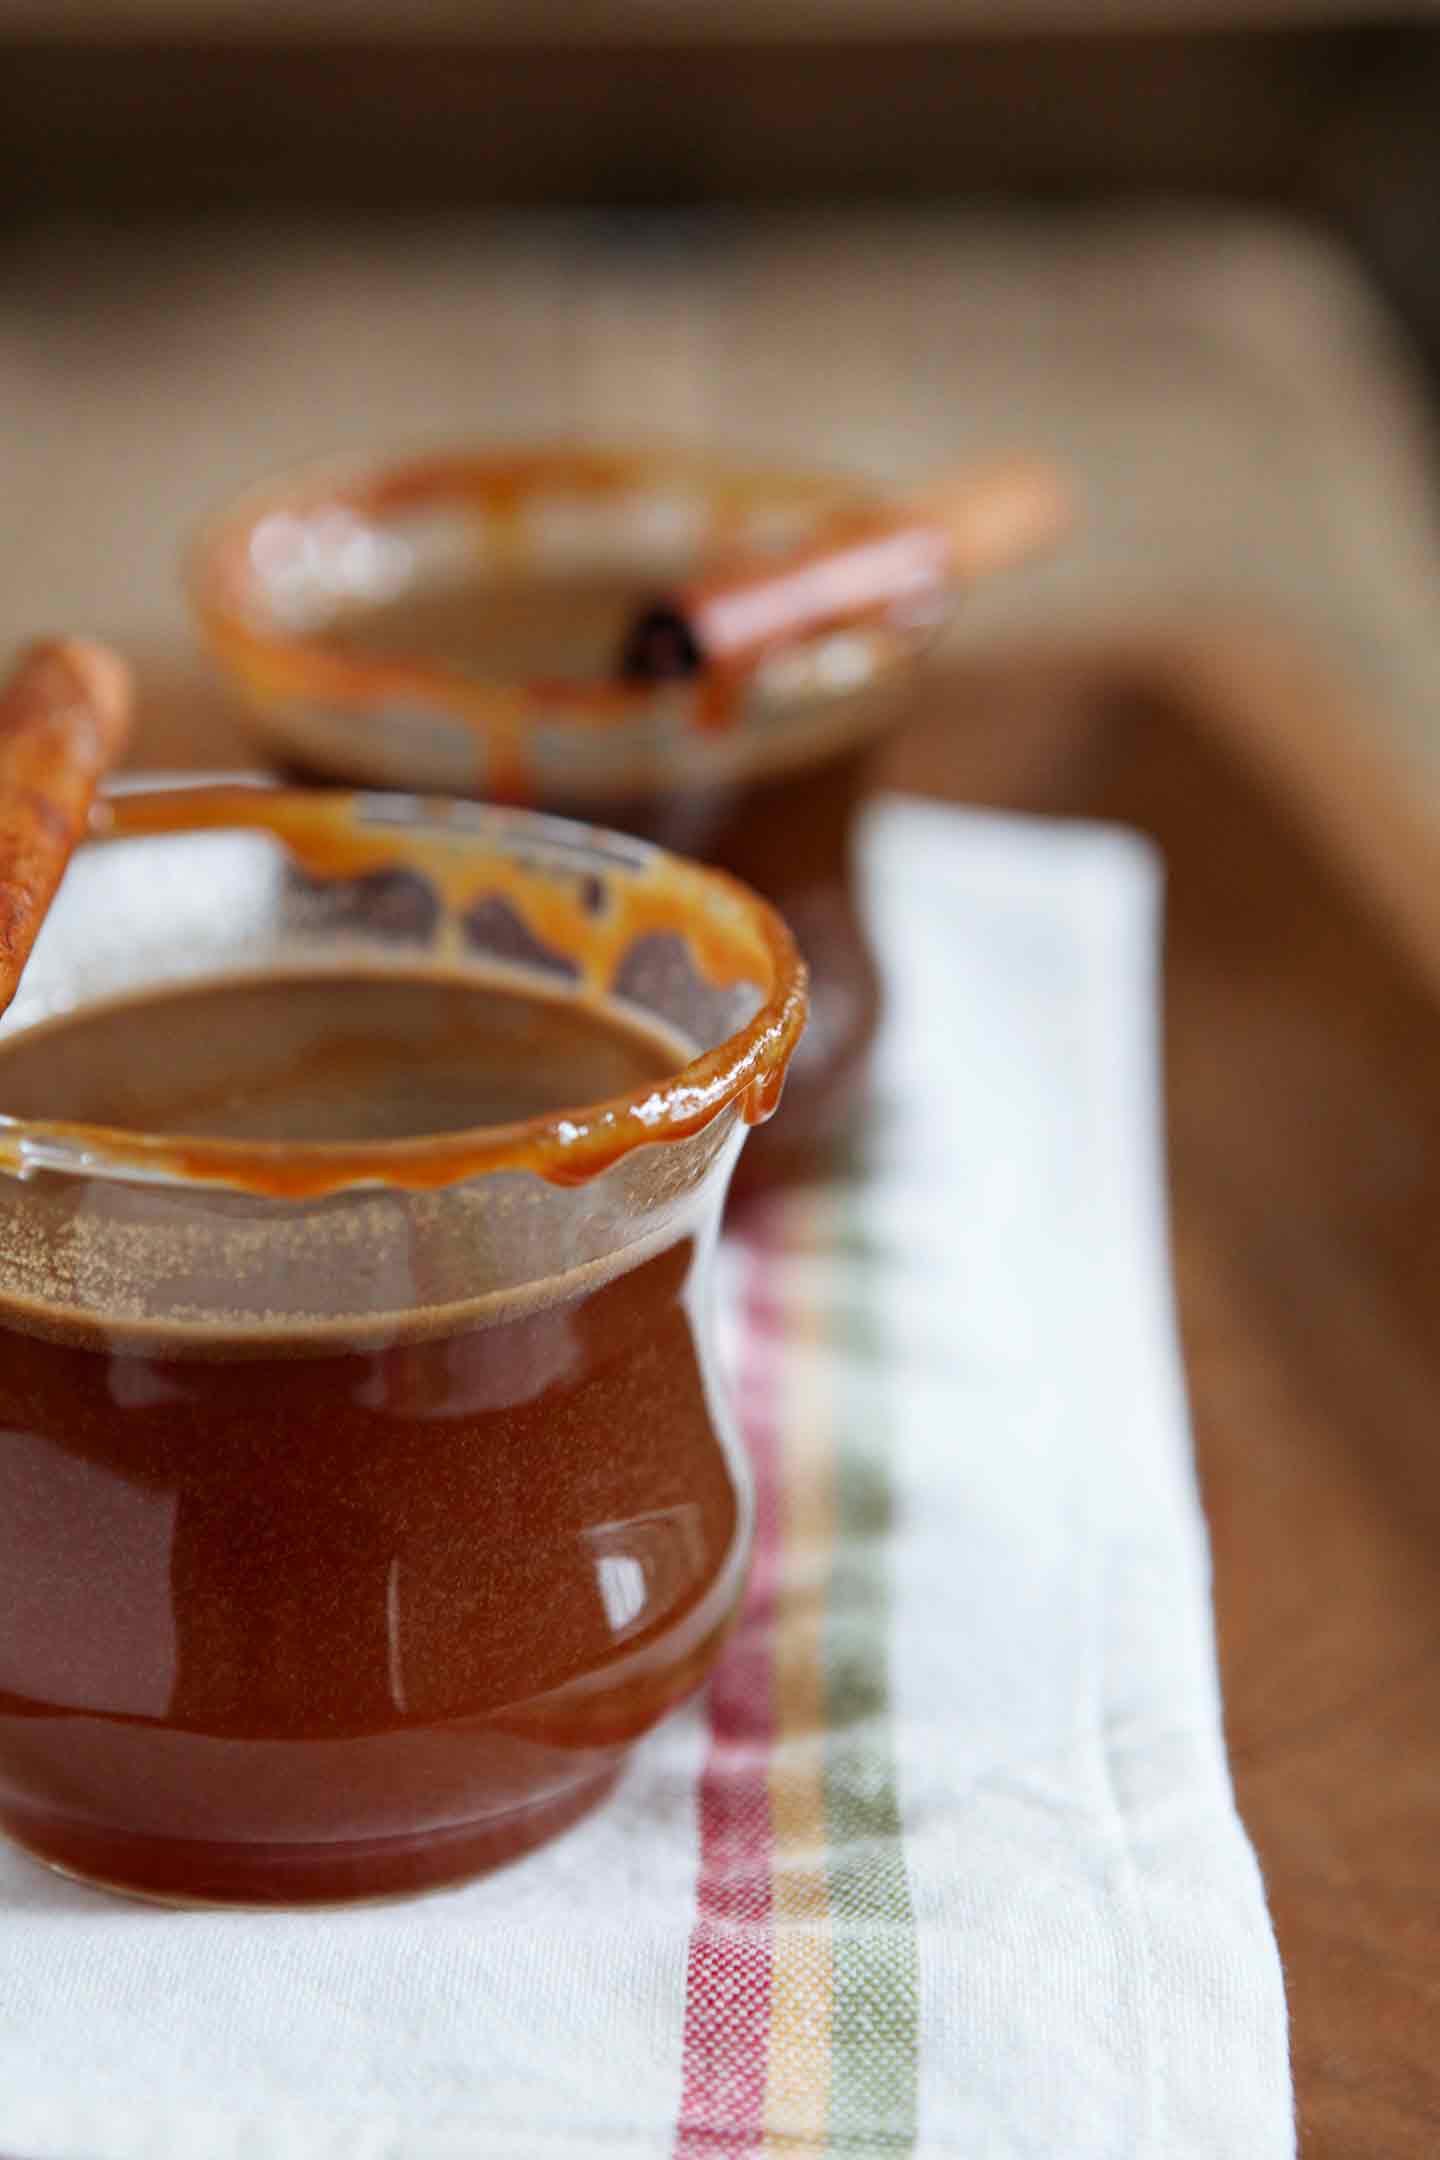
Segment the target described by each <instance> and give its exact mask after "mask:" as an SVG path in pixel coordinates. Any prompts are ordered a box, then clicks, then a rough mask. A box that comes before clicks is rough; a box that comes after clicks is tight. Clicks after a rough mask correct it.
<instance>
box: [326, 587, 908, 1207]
mask: <svg viewBox="0 0 1440 2160" xmlns="http://www.w3.org/2000/svg"><path fill="white" fill-rule="evenodd" d="M655 582H656V581H652V583H651V585H650V586H648V587H647V586H645V585H644V584H643V583H642V582H641V581H639V580H637V579H636V578H634V577H631V578H620V577H616V576H610V577H601V576H598V575H596V576H590V577H584V578H582V577H570V578H560V577H556V578H552V579H545V578H542V577H539V576H526V577H523V578H522V577H516V578H513V579H509V580H496V581H495V582H493V583H482V582H479V581H475V582H472V583H468V584H459V583H456V584H451V585H448V586H437V587H435V588H434V589H432V590H423V591H415V592H407V593H404V594H401V595H399V596H397V597H396V598H395V599H392V600H388V601H384V602H380V603H376V604H373V605H367V606H366V607H364V608H363V609H361V608H357V609H355V610H353V611H351V612H348V613H346V614H343V615H339V616H336V617H335V618H333V619H332V620H331V621H329V622H327V623H326V625H325V628H324V632H323V638H324V643H325V644H326V645H327V646H334V647H337V648H338V649H341V650H346V651H351V652H354V653H357V654H361V655H369V656H371V657H381V656H384V657H389V658H392V659H393V658H394V657H396V656H397V655H399V654H406V655H410V656H423V657H424V658H425V659H426V660H428V661H431V662H435V661H439V662H443V663H444V664H446V665H448V666H452V667H455V668H458V669H460V670H462V671H464V672H468V673H473V674H475V675H477V676H481V677H484V676H491V677H502V678H514V679H519V680H529V681H542V682H543V681H552V682H553V681H575V682H595V681H605V680H606V679H608V678H609V677H611V676H613V674H614V672H615V668H616V663H617V658H618V655H619V653H620V650H621V646H622V643H623V640H624V636H625V632H626V629H627V628H628V626H629V625H630V623H631V622H633V620H634V619H635V615H636V612H637V610H638V609H639V608H640V607H641V606H642V605H643V604H644V602H645V601H646V599H647V598H649V597H651V596H652V595H653V591H654V589H655ZM877 755H878V746H877V745H876V744H875V743H874V742H873V741H872V740H868V739H867V740H864V741H861V742H858V743H857V742H855V741H853V740H852V741H848V742H847V741H841V742H837V743H836V745H835V746H834V748H833V749H832V750H830V751H829V752H828V753H825V752H822V753H821V754H820V755H818V756H817V757H816V758H815V759H814V760H812V761H811V762H810V763H808V764H807V765H805V766H803V767H801V768H800V769H798V770H795V769H784V770H777V771H767V770H766V768H765V765H764V762H763V760H760V761H758V762H757V764H756V765H755V766H754V767H753V768H751V769H748V770H747V771H746V772H745V773H744V774H743V775H741V776H740V777H738V778H736V779H734V780H731V781H727V782H725V783H724V784H716V785H711V786H707V787H702V788H696V787H690V788H674V789H668V790H666V789H657V790H654V791H651V792H647V793H644V794H639V793H637V794H635V795H630V796H625V797H621V798H617V799H615V800H609V799H607V800H606V801H605V802H604V803H603V804H597V803H596V801H595V800H594V799H593V798H591V797H586V796H583V795H577V796H576V797H574V798H573V799H572V798H567V797H566V796H565V795H564V793H563V791H561V792H552V793H548V794H547V795H546V797H545V799H544V801H543V802H541V803H539V804H538V805H537V806H536V807H538V808H540V809H545V810H553V811H556V812H558V813H559V814H560V815H561V816H565V817H575V818H578V819H580V820H581V821H582V822H592V821H596V820H598V821H599V822H601V823H603V824H606V825H611V826H615V827H618V828H619V829H620V830H621V831H623V832H633V833H637V834H638V835H639V836H640V837H641V838H642V839H646V840H654V841H656V842H658V843H659V845H660V846H662V847H667V848H672V849H674V850H675V851H676V852H677V853H679V854H682V855H692V856H696V857H698V858H699V859H700V860H701V861H704V862H710V863H715V864H717V865H718V866H719V867H720V868H721V869H722V870H728V871H730V873H731V874H732V875H733V876H735V877H738V878H743V879H744V881H745V883H746V884H748V885H752V886H753V887H754V889H755V890H756V891H757V892H758V893H762V894H763V895H764V896H765V898H766V899H767V900H771V901H773V902H774V904H775V906H776V907H778V908H779V910H780V912H781V914H782V915H783V916H784V917H785V919H786V921H787V922H788V923H789V925H790V927H791V929H792V930H793V931H794V932H795V935H796V938H797V939H798V940H799V943H800V947H801V950H802V951H803V952H804V954H805V958H806V960H807V961H808V962H809V965H810V975H811V981H810V1001H811V1002H810V1024H809V1026H808V1028H807V1029H806V1032H805V1034H804V1036H803V1037H802V1038H801V1041H800V1044H799V1046H798V1048H797V1050H796V1053H795V1057H794V1059H793V1061H792V1063H791V1067H790V1073H789V1078H788V1079H787V1081H786V1087H785V1102H784V1106H783V1109H782V1112H781V1115H780V1116H779V1117H778V1118H777V1119H776V1120H775V1122H774V1123H773V1124H772V1125H770V1126H768V1127H767V1128H766V1129H765V1130H764V1131H763V1132H761V1133H759V1134H758V1135H757V1136H756V1137H755V1138H754V1139H753V1140H752V1141H751V1143H750V1145H749V1146H748V1147H747V1148H746V1150H745V1153H744V1155H743V1157H742V1158H741V1162H740V1166H739V1170H738V1172H737V1178H736V1182H737V1186H743V1187H744V1188H746V1189H750V1188H752V1187H754V1186H757V1185H760V1184H765V1183H769V1182H771V1181H772V1180H774V1179H776V1178H780V1177H788V1176H791V1175H804V1174H807V1173H810V1172H813V1171H814V1170H815V1169H817V1168H818V1167H821V1166H822V1165H823V1163H824V1161H825V1160H826V1157H827V1152H828V1151H829V1149H830V1148H831V1147H832V1145H833V1143H834V1141H835V1138H836V1136H837V1135H838V1134H839V1133H840V1132H841V1131H842V1130H843V1128H844V1126H845V1124H846V1123H847V1121H848V1119H849V1117H850V1115H851V1113H852V1111H853V1109H854V1107H855V1104H856V1101H857V1098H858V1096H859V1094H860V1092H861V1089H862V1087H863V1083H864V1078H865V1069H866V1061H867V1057H868V1053H869V1050H870V1046H871V1043H872V1041H873V1038H874V1034H875V1029H876V1024H877V1021H878V1018H879V1007H880V986H879V976H878V973H877V970H876V966H875V961H874V957H873V955H872V953H871V950H870V945H869V941H868V939H867V937H866V934H865V930H864V926H863V924H862V922H861V920H860V914H859V908H858V906H857V902H856V896H855V892H854V885H853V865H852V848H853V836H854V829H855V821H856V818H857V817H858V815H859V812H860V808H861V806H862V804H863V802H864V800H865V797H866V795H867V794H868V793H869V791H870V787H871V784H872V774H873V768H874V766H875V763H876V759H877ZM311 777H313V776H311Z"/></svg>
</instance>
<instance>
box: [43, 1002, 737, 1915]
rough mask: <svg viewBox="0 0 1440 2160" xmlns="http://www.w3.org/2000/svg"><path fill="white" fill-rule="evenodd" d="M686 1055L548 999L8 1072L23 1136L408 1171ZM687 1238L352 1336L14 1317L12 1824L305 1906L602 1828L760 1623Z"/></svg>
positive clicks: (237, 1019)
mask: <svg viewBox="0 0 1440 2160" xmlns="http://www.w3.org/2000/svg"><path fill="white" fill-rule="evenodd" d="M674 1062H675V1046H674V1044H673V1043H670V1042H667V1041H664V1040H662V1039H661V1038H659V1037H658V1036H657V1035H652V1034H651V1033H650V1032H648V1031H647V1030H642V1029H641V1028H640V1027H638V1026H637V1025H635V1024H634V1023H633V1022H631V1021H630V1020H628V1019H622V1017H621V1016H620V1015H618V1014H616V1013H614V1012H610V1011H605V1012H600V1013H597V1012H595V1011H591V1010H586V1009H583V1008H579V1007H577V1006H575V1005H574V1004H570V1003H567V1002H566V1001H564V1000H563V999H561V998H547V997H545V996H543V995H537V996H534V997H532V996H529V995H526V994H524V993H520V992H517V991H514V990H512V989H504V988H500V987H498V986H488V987H487V986H476V985H473V984H463V983H459V982H454V981H435V980H428V979H425V978H420V977H411V978H408V979H395V978H388V979H387V978H379V977H365V976H347V977H343V978H329V979H326V980H324V981H321V982H316V981H315V980H314V979H295V980H275V981H270V982H266V983H263V984H250V985H239V986H226V985H208V986H200V987H197V988H194V989H187V990H182V991H178V992H170V993H166V994H164V995H156V996H153V997H150V998H147V999H143V1000H137V1001H134V1002H129V1003H124V1004H118V1005H114V1006H111V1007H109V1008H99V1009H95V1010H92V1011H91V1012H89V1013H86V1014H84V1015H82V1016H79V1017H76V1018H72V1019H64V1020H61V1021H57V1022H51V1023H47V1024H46V1025H44V1026H42V1027H39V1028H36V1029H33V1030H30V1031H28V1032H27V1033H26V1034H23V1035H20V1036H17V1037H13V1038H11V1039H10V1040H8V1041H4V1042H0V1107H3V1108H4V1109H5V1110H7V1111H15V1110H22V1111H29V1112H32V1113H33V1112H35V1111H37V1110H39V1109H40V1108H42V1107H43V1108H44V1109H45V1110H46V1111H47V1112H48V1114H49V1115H51V1116H71V1117H83V1118H86V1119H91V1120H99V1119H103V1120H105V1121H108V1122H112V1123H125V1124H134V1125H145V1126H148V1127H150V1128H152V1129H154V1128H159V1129H170V1130H184V1131H186V1132H190V1133H195V1134H199V1133H206V1134H231V1135H240V1136H243V1137H248V1138H252V1139H260V1138H270V1139H274V1138H280V1139H286V1138H291V1139H296V1138H303V1137H306V1136H310V1135H314V1134H327V1135H331V1136H333V1137H337V1138H349V1139H365V1138H371V1137H379V1138H383V1137H388V1136H391V1135H393V1134H397V1133H401V1132H405V1133H415V1132H420V1131H431V1130H442V1129H453V1128H454V1127H456V1126H464V1125H467V1124H472V1123H475V1122H479V1121H488V1120H491V1119H494V1118H500V1117H506V1118H508V1117H511V1116H515V1115H523V1114H529V1113H531V1112H537V1111H541V1110H546V1109H552V1108H556V1107H560V1106H563V1105H564V1104H566V1103H574V1102H577V1101H588V1100H594V1099H597V1098H598V1097H601V1096H603V1095H606V1094H608V1093H612V1092H614V1091H615V1090H616V1089H617V1088H620V1087H627V1086H631V1085H634V1084H636V1083H637V1082H639V1083H643V1082H644V1081H645V1080H647V1079H650V1078H655V1077H658V1076H659V1075H660V1074H661V1073H662V1072H665V1071H668V1070H673V1069H674ZM696 1234H697V1233H696V1232H695V1230H694V1229H693V1227H692V1230H691V1231H690V1232H682V1233H681V1234H680V1235H679V1236H677V1237H676V1239H675V1241H674V1242H672V1243H670V1244H668V1245H665V1246H663V1247H661V1248H660V1249H655V1248H654V1247H653V1246H651V1247H650V1248H647V1249H646V1250H645V1251H644V1254H643V1257H641V1258H640V1260H639V1261H638V1264H633V1265H622V1264H619V1263H617V1264H613V1265H610V1266H606V1265H603V1264H596V1265H591V1266H589V1267H587V1268H583V1269H575V1270H573V1271H571V1273H569V1274H568V1275H563V1276H555V1277H551V1278H550V1279H549V1280H547V1281H544V1282H538V1283H532V1284H529V1285H527V1287H526V1288H525V1289H524V1290H522V1291H517V1292H515V1293H513V1294H510V1293H506V1294H504V1295H500V1296H496V1295H494V1294H492V1295H490V1296H488V1297H486V1298H484V1299H481V1300H478V1301H477V1302H476V1303H475V1305H474V1306H473V1308H469V1309H464V1310H461V1311H459V1312H457V1311H456V1309H455V1308H454V1306H453V1305H447V1306H446V1308H445V1309H444V1311H443V1312H441V1311H438V1310H429V1311H427V1310H426V1309H425V1307H424V1304H423V1302H422V1301H420V1300H419V1299H418V1298H417V1300H416V1302H414V1303H413V1304H410V1305H408V1306H407V1307H406V1308H405V1309H404V1310H402V1311H397V1312H394V1313H390V1314H387V1315H385V1316H384V1317H383V1318H382V1319H380V1320H377V1321H376V1322H375V1323H374V1324H373V1325H367V1326H366V1327H365V1328H363V1329H362V1328H359V1327H358V1326H357V1327H356V1329H355V1330H354V1331H353V1333H352V1334H351V1336H350V1337H349V1338H348V1339H347V1338H346V1336H345V1335H344V1333H343V1331H342V1334H341V1336H340V1338H339V1339H337V1338H336V1335H335V1333H334V1332H333V1330H320V1329H317V1330H306V1329H304V1328H300V1329H296V1330H292V1331H290V1332H286V1331H285V1330H284V1329H281V1330H279V1331H278V1332H271V1331H258V1332H257V1331H256V1330H255V1329H254V1328H253V1327H247V1328H246V1329H244V1330H241V1329H238V1328H237V1329H235V1330H234V1331H229V1330H227V1329H226V1328H224V1327H223V1326H213V1325H210V1326H204V1327H200V1326H193V1327H191V1326H186V1325H185V1324H183V1323H180V1322H174V1323H166V1324H164V1325H161V1324H159V1323H156V1324H155V1325H153V1326H151V1327H149V1328H148V1329H147V1328H143V1327H141V1328H137V1327H136V1326H134V1325H133V1324H131V1325H127V1328H126V1329H125V1331H124V1333H123V1334H119V1333H116V1332H115V1331H114V1330H113V1329H110V1328H107V1324H106V1321H105V1316H104V1315H103V1313H94V1314H87V1315H78V1316H77V1315H74V1314H70V1315H67V1316H65V1317H64V1318H57V1316H56V1314H55V1313H53V1312H49V1311H47V1310H46V1309H44V1308H43V1307H41V1306H38V1305H31V1304H26V1305H24V1306H23V1307H22V1306H20V1305H18V1304H13V1303H12V1304H10V1305H8V1306H3V1307H0V1823H3V1826H4V1827H5V1828H6V1829H8V1830H9V1831H10V1833H11V1834H12V1835H13V1836H15V1837H17V1838H18V1839H19V1840H20V1841H21V1842H22V1843H24V1844H26V1845H28V1846H29V1847H30V1848H31V1849H32V1850H33V1851H35V1852H36V1853H38V1854H39V1855H41V1856H42V1857H44V1858H46V1859H48V1860H49V1861H51V1862H52V1863H54V1864H57V1865H59V1866H61V1867H64V1868H67V1869H69V1870H72V1871H74V1872H76V1873H78V1874H80V1875H83V1876H85V1877H87V1878H89V1879H91V1880H95V1881H99V1882H102V1883H108V1884H111V1885H114V1886H117V1887H122V1888H127V1889H130V1890H134V1891H138V1892H140V1893H142V1894H147V1895H150V1896H157V1897H166V1898H175V1899H178V1900H182V1901H189V1900H218V1901H238V1902H250V1903H269V1902H283V1903H293V1902H301V1901H310V1900H322V1901H324V1900H332V1899H341V1898H349V1897H355V1896H375V1895H386V1894H394V1893H397V1892H404V1891H409V1890H414V1889H418V1888H423V1887H427V1886H431V1885H435V1884H439V1883H445V1882H451V1881H455V1880H458V1879H460V1878H462V1877H464V1876H467V1875H470V1874H473V1873H475V1872H477V1871H479V1870H481V1869H483V1868H485V1867H488V1866H491V1865H494V1864H495V1863H496V1862H498V1861H501V1860H504V1859H507V1858H509V1857H511V1856H513V1855H514V1854H516V1853H518V1852H520V1851H523V1850H525V1849H526V1848H528V1847H529V1846H531V1845H533V1844H535V1843H537V1842H538V1841H539V1840H541V1839H542V1838H544V1837H546V1836H548V1835H550V1834H551V1833H552V1832H553V1831H555V1830H556V1829H558V1828H560V1827H562V1826H563V1825H564V1824H565V1823H566V1822H568V1821H570V1820H571V1819H573V1818H574V1817H575V1816H577V1815H579V1814H580V1813H582V1812H583V1811H584V1810H585V1809H586V1808H587V1807H588V1806H589V1805H591V1804H592V1802H593V1801H594V1800H595V1799H596V1798H598V1797H599V1796H600V1794H602V1793H603V1792H604V1790H605V1789H606V1788H607V1786H608V1784H609V1783H610V1781H611V1779H612V1778H613V1776H614V1774H615V1772H616V1769H617V1767H618V1764H619V1761H620V1758H621V1755H622V1753H623V1751H624V1749H625V1747H626V1746H627V1745H628V1744H629V1743H630V1742H631V1741H633V1740H634V1739H635V1738H636V1737H637V1736H638V1735H639V1734H640V1733H641V1732H643V1731H645V1730H646V1729H647V1728H648V1727H649V1726H650V1725H652V1724H653V1723H654V1722H655V1721H656V1719H657V1718H659V1717H660V1716H661V1715H662V1714H663V1713H664V1712H665V1711H666V1710H668V1709H669V1708H670V1707H671V1706H672V1705H673V1704H675V1703H676V1702H678V1701H679V1700H680V1699H681V1698H682V1697H683V1696H684V1695H686V1694H687V1693H688V1692H690V1690H691V1689H692V1688H693V1687H694V1686H695V1685H696V1684H697V1682H698V1680H699V1678H700V1677H701V1676H702V1674H703V1672H704V1670H705V1669H706V1667H707V1665H708V1663H709V1662H710V1660H711V1658H712V1657H713V1655H714V1652H715V1649H716V1646H717V1643H718V1641H719V1639H720V1638H721V1636H722V1635H723V1632H724V1629H725V1626H726V1625H727V1623H728V1620H729V1617H730V1615H731V1613H732V1611H733V1607H734V1604H735V1600H736V1598H737V1597H738V1593H739V1587H740V1576H741V1571H742V1567H743V1556H744V1545H745V1538H746V1514H745V1504H744V1501H743V1498H742V1480H741V1476H740V1473H739V1471H738V1469H737V1464H736V1461H735V1458H734V1454H733V1450H732V1446H731V1443H730V1441H729V1439H728V1436H727V1435H726V1433H725V1432H724V1431H723V1430H721V1429H719V1428H717V1425H716V1423H715V1420H714V1416H713V1407H712V1393H711V1388H710V1385H709V1375H708V1370H707V1366H706V1363H705V1358H704V1352H703V1344H702V1337H701V1335H700V1332H699V1329H698V1325H697V1315H696V1309H695V1306H696V1298H695V1265H696ZM699 1234H701V1235H703V1234H704V1233H703V1228H702V1231H701V1232H700V1233H699Z"/></svg>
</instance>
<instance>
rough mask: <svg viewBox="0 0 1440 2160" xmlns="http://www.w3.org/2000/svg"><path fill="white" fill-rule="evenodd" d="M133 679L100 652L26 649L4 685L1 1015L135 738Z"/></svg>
mask: <svg viewBox="0 0 1440 2160" xmlns="http://www.w3.org/2000/svg"><path fill="white" fill-rule="evenodd" d="M131 702H132V698H131V684H130V672H129V669H128V668H127V667H126V666H125V663H124V661H123V660H121V659H120V658H119V656H118V655H117V654H115V653H113V652H111V651H109V650H108V648H107V647H105V646H103V645H91V644H87V643H85V642H83V641H82V640H81V639H79V638H52V639H47V640H44V641H42V642H40V643H37V644H34V645H30V646H27V647H26V649H25V650H24V651H23V652H22V653H21V655H20V657H19V659H18V660H17V662H16V664H15V667H14V669H13V671H12V673H11V675H10V677H9V679H8V681H7V682H5V683H4V685H3V686H0V1012H3V1011H4V1009H5V1007H6V1006H7V1005H8V1004H9V1003H10V1000H11V999H12V998H13V997H14V995H15V992H16V989H17V987H18V985H19V982H20V975H21V971H22V970H23V968H24V966H25V963H26V961H27V960H28V959H29V957H30V951H31V948H32V946H33V945H34V943H35V939H36V937H37V936H38V934H39V930H40V925H41V923H42V922H43V921H44V920H45V915H46V911H47V910H48V908H49V906H50V903H51V901H52V900H53V899H54V897H55V893H56V889H57V888H58V886H59V883H60V880H61V878H62V877H63V876H64V873H65V865H66V864H67V863H68V862H69V860H70V857H71V855H72V854H73V852H74V850H75V848H76V847H77V846H78V845H79V843H80V841H81V840H83V839H84V837H85V833H86V829H87V827H88V825H89V821H90V809H91V805H92V803H93V802H94V800H95V791H96V789H97V788H98V786H99V784H100V782H101V780H102V779H103V778H104V776H105V774H106V773H107V772H108V771H109V769H110V767H111V766H112V765H113V764H114V763H115V761H116V760H117V758H119V757H120V755H121V753H122V752H123V750H124V748H125V745H126V742H127V741H128V740H129V734H130V714H131Z"/></svg>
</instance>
